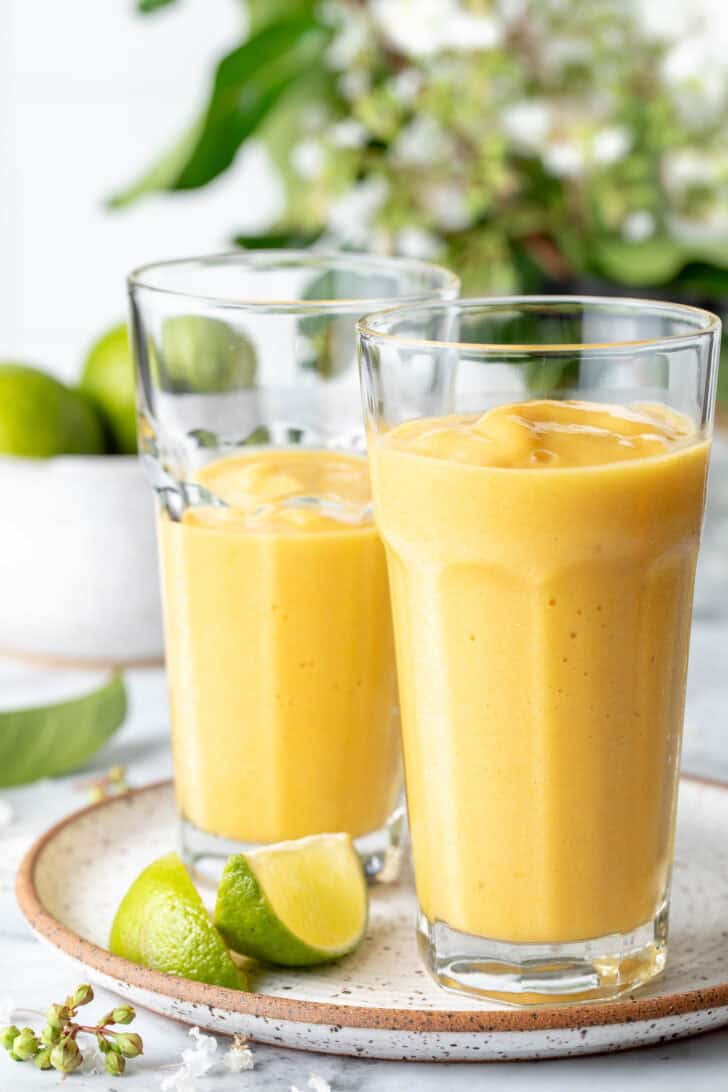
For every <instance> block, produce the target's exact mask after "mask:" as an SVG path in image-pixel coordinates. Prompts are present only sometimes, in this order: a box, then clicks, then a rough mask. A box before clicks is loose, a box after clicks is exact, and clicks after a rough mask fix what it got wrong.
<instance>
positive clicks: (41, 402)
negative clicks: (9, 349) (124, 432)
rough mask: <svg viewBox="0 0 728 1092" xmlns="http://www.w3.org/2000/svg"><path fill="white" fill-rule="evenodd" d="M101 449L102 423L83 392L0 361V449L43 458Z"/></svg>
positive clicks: (100, 452) (49, 376) (40, 373)
mask: <svg viewBox="0 0 728 1092" xmlns="http://www.w3.org/2000/svg"><path fill="white" fill-rule="evenodd" d="M103 451H104V430H103V426H102V424H101V421H100V419H99V416H98V414H97V413H96V410H95V408H94V406H93V405H92V404H91V402H90V401H89V400H88V398H86V397H85V395H83V394H80V393H79V392H78V391H73V390H71V389H70V388H69V387H66V386H65V385H64V384H63V383H61V382H59V380H57V379H54V378H53V376H51V375H48V374H47V373H46V372H42V371H40V370H39V369H38V368H31V367H30V366H28V365H27V364H0V453H2V454H4V455H25V456H30V457H31V458H37V459H43V458H49V457H50V456H51V455H99V454H102V453H103Z"/></svg>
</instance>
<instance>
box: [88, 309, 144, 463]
mask: <svg viewBox="0 0 728 1092" xmlns="http://www.w3.org/2000/svg"><path fill="white" fill-rule="evenodd" d="M79 386H80V388H81V390H82V391H84V392H85V393H86V394H87V395H88V396H89V398H91V399H92V400H93V402H94V403H95V404H96V407H97V409H98V410H99V412H100V414H101V416H102V418H103V419H104V421H105V423H106V427H107V429H108V432H109V434H110V436H111V439H112V441H113V445H114V450H115V451H117V452H119V454H121V455H133V454H134V452H135V451H136V449H137V426H136V387H135V381H134V360H133V358H132V355H131V348H130V346H129V334H128V332H127V328H126V324H125V323H120V325H119V326H114V327H113V328H112V329H111V330H109V331H108V332H107V333H105V334H104V335H103V337H100V338H99V339H98V341H96V342H94V344H93V345H92V346H91V348H90V349H89V352H88V355H87V357H86V361H85V363H84V366H83V371H82V373H81V382H80V384H79Z"/></svg>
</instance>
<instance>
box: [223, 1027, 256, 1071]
mask: <svg viewBox="0 0 728 1092" xmlns="http://www.w3.org/2000/svg"><path fill="white" fill-rule="evenodd" d="M222 1060H223V1063H224V1065H225V1068H226V1069H227V1070H228V1071H229V1072H230V1073H243V1072H245V1071H246V1070H249V1069H254V1068H255V1055H254V1054H253V1051H252V1050H251V1049H250V1047H249V1046H248V1040H247V1039H246V1038H245V1036H244V1035H235V1036H234V1037H233V1045H232V1046H231V1047H230V1050H228V1051H227V1052H226V1053H225V1054H224V1055H223V1059H222Z"/></svg>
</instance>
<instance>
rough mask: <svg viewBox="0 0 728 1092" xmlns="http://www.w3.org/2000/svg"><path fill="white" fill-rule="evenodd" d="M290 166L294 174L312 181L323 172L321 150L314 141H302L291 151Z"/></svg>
mask: <svg viewBox="0 0 728 1092" xmlns="http://www.w3.org/2000/svg"><path fill="white" fill-rule="evenodd" d="M291 164H292V166H293V169H294V171H295V172H296V174H298V175H300V176H301V178H305V179H306V180H307V181H312V180H313V179H314V178H318V177H319V175H320V174H321V171H322V170H323V165H324V153H323V148H322V147H321V145H320V144H319V143H318V142H317V141H315V140H302V141H300V142H299V143H298V144H296V145H295V146H294V147H293V148H292V149H291Z"/></svg>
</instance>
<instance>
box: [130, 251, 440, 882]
mask: <svg viewBox="0 0 728 1092" xmlns="http://www.w3.org/2000/svg"><path fill="white" fill-rule="evenodd" d="M129 287H130V296H131V322H132V331H133V342H134V350H135V354H136V359H137V364H138V373H139V436H140V447H141V452H142V457H143V460H144V463H145V465H146V468H147V471H148V474H149V477H150V479H151V482H152V485H153V486H154V488H155V490H156V492H157V495H158V498H159V539H160V549H161V558H162V570H163V581H162V583H163V598H164V614H165V634H166V638H165V639H166V655H167V669H168V677H169V693H170V710H171V722H172V737H173V751H174V767H175V783H176V793H177V801H178V807H179V812H180V816H181V819H182V850H183V854H184V856H185V858H186V860H187V861H188V862H190V863H192V862H195V861H197V860H199V859H200V858H201V857H206V856H213V857H215V856H224V855H225V854H227V853H228V852H230V851H231V850H232V849H234V848H240V847H241V845H246V846H251V845H260V844H265V843H271V842H277V841H280V840H283V839H288V838H297V837H301V836H304V835H309V834H315V833H320V832H324V831H347V832H349V833H350V834H351V835H352V836H353V837H354V838H355V840H356V844H357V846H358V847H359V849H360V851H361V852H362V854H363V856H364V858H365V863H366V867H367V869H368V871H369V873H370V875H372V876H374V875H380V878H383V877H385V876H386V875H387V870H389V872H390V873H391V871H392V869H393V867H394V864H395V863H396V852H395V850H396V845H395V843H396V837H397V822H396V815H397V805H398V800H399V797H400V792H401V784H400V782H401V772H400V748H399V731H398V713H397V695H396V679H395V670H394V659H393V650H392V636H391V621H390V606H389V592H388V587H387V576H386V566H385V559H384V552H383V548H382V545H381V542H380V540H379V537H378V535H377V532H376V529H375V527H374V523H373V519H372V514H371V504H370V487H369V477H368V468H367V463H366V458H365V447H364V442H363V425H362V420H361V405H360V400H359V390H358V382H357V377H356V338H355V320H356V318H357V317H359V316H360V315H362V314H363V313H364V312H366V311H367V310H370V309H371V308H372V307H373V306H379V307H381V306H383V305H384V304H385V303H390V302H391V301H392V300H396V299H401V300H407V301H410V302H417V301H423V300H428V299H436V298H439V299H448V298H453V297H454V296H455V295H456V293H457V287H458V284H457V280H456V278H454V277H453V276H452V274H449V273H447V272H446V271H445V270H441V269H438V268H436V267H433V266H430V265H426V264H424V263H420V262H412V261H397V260H387V259H379V258H374V257H368V256H365V255H360V256H357V255H345V254H338V255H336V254H320V253H310V252H309V253H296V252H282V251H272V252H263V251H259V252H254V253H247V254H240V253H239V254H234V255H226V256H220V257H213V258H202V259H199V260H190V261H177V262H169V263H164V264H159V265H152V266H147V267H145V268H143V269H140V270H138V271H137V272H135V273H133V274H132V276H131V277H130V281H129Z"/></svg>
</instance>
